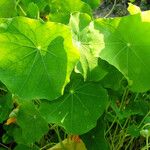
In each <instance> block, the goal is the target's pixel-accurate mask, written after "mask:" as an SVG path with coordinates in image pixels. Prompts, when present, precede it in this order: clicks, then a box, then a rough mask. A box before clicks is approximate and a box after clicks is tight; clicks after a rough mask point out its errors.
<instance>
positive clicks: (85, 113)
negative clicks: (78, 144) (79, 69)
mask: <svg viewBox="0 0 150 150" xmlns="http://www.w3.org/2000/svg"><path fill="white" fill-rule="evenodd" d="M107 104H108V96H107V92H106V90H105V89H103V88H102V87H101V86H100V85H99V84H97V83H92V82H87V83H84V82H83V79H81V78H80V77H76V78H74V79H73V80H72V81H71V83H70V85H68V87H67V88H66V93H65V94H64V95H63V96H62V97H60V98H59V99H57V100H55V101H52V102H48V101H43V102H42V103H41V107H40V112H41V113H42V115H43V116H44V117H45V119H46V120H47V121H48V122H49V123H57V124H58V125H61V126H63V127H64V128H65V129H66V130H67V132H68V133H70V134H75V135H78V134H83V133H86V132H87V131H89V130H90V129H92V128H93V127H95V126H96V121H97V119H98V118H99V117H100V116H101V115H102V113H103V112H104V110H105V108H106V106H107Z"/></svg>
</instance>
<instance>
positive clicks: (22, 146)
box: [14, 144, 39, 150]
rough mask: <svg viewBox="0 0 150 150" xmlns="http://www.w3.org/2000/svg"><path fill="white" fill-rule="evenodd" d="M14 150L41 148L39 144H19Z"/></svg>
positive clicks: (35, 149) (37, 149)
mask: <svg viewBox="0 0 150 150" xmlns="http://www.w3.org/2000/svg"><path fill="white" fill-rule="evenodd" d="M14 150H39V148H38V147H37V146H27V145H24V144H19V145H17V146H16V147H15V149H14Z"/></svg>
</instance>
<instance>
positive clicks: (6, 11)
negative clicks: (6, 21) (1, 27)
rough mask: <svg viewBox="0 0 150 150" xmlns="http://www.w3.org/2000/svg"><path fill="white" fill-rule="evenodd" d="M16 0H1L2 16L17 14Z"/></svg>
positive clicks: (0, 13)
mask: <svg viewBox="0 0 150 150" xmlns="http://www.w3.org/2000/svg"><path fill="white" fill-rule="evenodd" d="M15 5H16V0H0V17H1V18H9V17H13V16H14V15H15Z"/></svg>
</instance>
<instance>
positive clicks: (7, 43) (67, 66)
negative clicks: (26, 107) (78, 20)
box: [0, 17, 79, 99]
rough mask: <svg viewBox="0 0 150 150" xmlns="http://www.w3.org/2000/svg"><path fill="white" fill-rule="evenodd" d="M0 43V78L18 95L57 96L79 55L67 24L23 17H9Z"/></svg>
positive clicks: (34, 96) (28, 97)
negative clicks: (8, 22) (10, 19)
mask: <svg viewBox="0 0 150 150" xmlns="http://www.w3.org/2000/svg"><path fill="white" fill-rule="evenodd" d="M47 31H49V32H47ZM41 37H42V38H41ZM0 44H1V49H0V53H1V55H0V79H1V81H2V82H3V83H4V84H6V85H7V86H8V89H9V90H10V91H11V92H12V93H14V94H16V95H18V96H19V97H21V98H22V99H34V98H46V99H55V98H57V97H58V96H60V95H61V94H62V93H63V89H64V86H65V85H66V84H67V83H68V82H69V75H70V73H71V71H72V69H73V67H74V66H75V64H76V62H77V60H78V58H79V55H78V51H77V49H76V48H75V47H74V46H73V44H72V40H71V33H70V30H69V29H68V27H66V26H64V25H61V24H57V23H52V22H47V23H42V22H40V21H38V20H33V19H28V18H24V17H17V18H14V19H12V21H11V23H10V24H9V25H8V27H7V28H6V29H5V32H3V33H1V34H0ZM27 93H28V94H27Z"/></svg>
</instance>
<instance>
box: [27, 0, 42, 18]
mask: <svg viewBox="0 0 150 150" xmlns="http://www.w3.org/2000/svg"><path fill="white" fill-rule="evenodd" d="M27 14H28V16H29V17H30V18H35V19H37V18H38V17H39V8H38V6H37V5H36V4H35V3H33V2H32V3H30V4H29V5H28V9H27Z"/></svg>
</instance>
